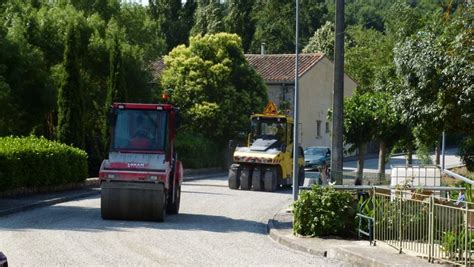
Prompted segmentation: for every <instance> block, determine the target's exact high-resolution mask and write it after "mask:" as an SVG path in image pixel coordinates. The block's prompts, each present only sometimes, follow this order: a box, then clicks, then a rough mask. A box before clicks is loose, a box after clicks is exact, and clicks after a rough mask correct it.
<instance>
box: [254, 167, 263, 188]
mask: <svg viewBox="0 0 474 267" xmlns="http://www.w3.org/2000/svg"><path fill="white" fill-rule="evenodd" d="M262 174H263V171H262V170H261V169H260V168H255V169H253V173H252V187H253V190H255V191H262V190H263V179H262Z"/></svg>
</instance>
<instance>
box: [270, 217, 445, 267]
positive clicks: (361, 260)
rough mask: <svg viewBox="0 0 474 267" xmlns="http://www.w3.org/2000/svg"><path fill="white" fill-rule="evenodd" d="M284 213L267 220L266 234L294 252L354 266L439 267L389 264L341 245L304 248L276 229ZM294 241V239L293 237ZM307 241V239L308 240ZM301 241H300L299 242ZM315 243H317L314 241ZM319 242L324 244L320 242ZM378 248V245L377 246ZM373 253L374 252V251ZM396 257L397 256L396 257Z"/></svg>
mask: <svg viewBox="0 0 474 267" xmlns="http://www.w3.org/2000/svg"><path fill="white" fill-rule="evenodd" d="M283 212H284V209H282V210H280V211H278V212H277V213H275V214H274V215H273V217H272V218H271V219H269V220H268V223H267V232H268V234H269V236H270V238H271V239H272V240H273V241H275V242H276V243H278V244H280V245H282V246H285V247H287V248H289V249H293V250H296V251H300V252H304V253H308V254H310V255H314V256H319V257H326V258H331V259H338V260H341V261H344V262H346V263H349V264H353V265H354V266H373V267H375V266H377V267H379V266H380V267H387V266H413V265H416V266H439V265H436V264H432V263H428V262H426V263H425V262H416V261H412V259H409V262H410V263H409V264H408V265H407V262H406V259H405V261H403V259H402V261H400V262H398V261H395V262H390V260H389V261H388V262H387V261H384V260H382V259H380V258H377V257H370V256H368V255H361V254H360V253H358V252H357V251H353V250H352V249H349V247H347V245H341V244H333V245H328V247H327V248H324V249H317V248H311V247H309V246H305V243H302V242H298V241H297V240H293V239H292V238H288V234H286V235H284V234H282V231H280V230H279V229H278V227H277V226H276V225H275V223H276V222H277V221H278V220H277V219H276V218H277V216H279V215H281V214H282V213H283ZM295 239H296V237H295ZM302 239H303V238H302ZM308 239H309V238H308ZM300 241H301V240H300ZM315 242H317V241H316V240H315ZM321 242H324V241H323V240H321ZM379 246H380V245H379ZM350 247H354V245H350ZM374 252H375V251H374ZM397 257H398V256H397Z"/></svg>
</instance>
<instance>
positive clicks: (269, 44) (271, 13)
mask: <svg viewBox="0 0 474 267" xmlns="http://www.w3.org/2000/svg"><path fill="white" fill-rule="evenodd" d="M293 5H294V4H293V3H292V2H288V1H282V0H268V1H265V0H257V2H256V6H255V10H256V12H255V20H256V25H255V27H256V29H255V35H254V39H253V41H252V51H253V52H257V51H259V50H260V46H261V44H262V43H265V44H266V48H265V50H266V51H268V53H289V52H293V51H294V50H295V46H294V39H295V38H294V36H295V30H294V29H295V27H294V25H295V22H294V21H295V19H294V17H295V12H294V11H293Z"/></svg>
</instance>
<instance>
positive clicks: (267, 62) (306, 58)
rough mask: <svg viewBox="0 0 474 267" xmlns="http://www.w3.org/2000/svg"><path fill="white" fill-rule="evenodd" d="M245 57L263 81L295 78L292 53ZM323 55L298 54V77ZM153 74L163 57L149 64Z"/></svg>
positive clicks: (159, 69)
mask: <svg viewBox="0 0 474 267" xmlns="http://www.w3.org/2000/svg"><path fill="white" fill-rule="evenodd" d="M245 57H246V58H247V60H248V61H249V63H250V65H251V66H253V67H254V68H255V70H256V71H257V73H258V74H259V75H260V76H262V78H263V80H264V81H265V82H292V81H294V80H295V55H294V54H266V55H260V54H246V55H245ZM323 57H324V54H322V53H315V54H300V56H299V58H300V61H299V64H300V65H299V71H298V72H299V74H298V75H299V77H301V76H302V75H304V74H305V72H306V71H308V70H309V69H311V67H313V66H314V65H316V63H318V62H319V60H321V58H323ZM151 68H152V70H153V72H154V75H155V76H156V77H157V78H159V77H160V76H161V73H162V72H163V70H164V69H165V68H166V66H165V63H164V62H163V59H160V60H157V61H155V62H153V63H152V64H151Z"/></svg>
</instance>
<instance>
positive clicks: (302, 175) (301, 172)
mask: <svg viewBox="0 0 474 267" xmlns="http://www.w3.org/2000/svg"><path fill="white" fill-rule="evenodd" d="M304 179H305V172H304V167H300V170H299V171H298V185H299V186H303V184H304Z"/></svg>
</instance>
